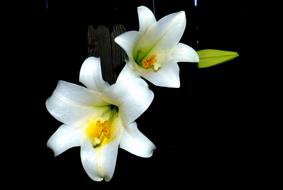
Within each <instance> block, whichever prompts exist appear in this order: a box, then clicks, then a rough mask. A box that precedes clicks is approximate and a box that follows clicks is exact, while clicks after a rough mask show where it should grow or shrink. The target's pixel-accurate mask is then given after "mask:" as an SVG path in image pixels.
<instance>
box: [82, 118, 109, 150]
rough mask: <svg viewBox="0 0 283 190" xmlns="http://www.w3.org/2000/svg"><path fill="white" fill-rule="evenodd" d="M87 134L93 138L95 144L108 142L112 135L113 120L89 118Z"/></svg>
mask: <svg viewBox="0 0 283 190" xmlns="http://www.w3.org/2000/svg"><path fill="white" fill-rule="evenodd" d="M86 136H87V137H88V138H89V139H90V140H91V142H92V144H93V146H99V145H101V144H102V143H107V142H108V141H109V140H110V138H111V137H112V135H111V122H110V121H109V120H105V121H103V122H102V121H101V120H89V121H88V124H87V128H86Z"/></svg>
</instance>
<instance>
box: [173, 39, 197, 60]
mask: <svg viewBox="0 0 283 190" xmlns="http://www.w3.org/2000/svg"><path fill="white" fill-rule="evenodd" d="M171 56H172V58H173V59H174V60H175V61H176V62H199V56H198V54H197V52H196V51H195V50H194V49H193V48H191V47H190V46H188V45H186V44H183V43H179V44H178V45H177V46H176V48H175V49H174V50H173V51H172V53H171Z"/></svg>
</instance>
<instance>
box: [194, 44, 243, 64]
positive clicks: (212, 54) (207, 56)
mask: <svg viewBox="0 0 283 190" xmlns="http://www.w3.org/2000/svg"><path fill="white" fill-rule="evenodd" d="M197 53H198V55H199V63H198V68H206V67H211V66H214V65H218V64H220V63H224V62H226V61H230V60H232V59H234V58H236V57H238V56H239V54H238V53H237V52H235V51H223V50H217V49H203V50H199V51H197Z"/></svg>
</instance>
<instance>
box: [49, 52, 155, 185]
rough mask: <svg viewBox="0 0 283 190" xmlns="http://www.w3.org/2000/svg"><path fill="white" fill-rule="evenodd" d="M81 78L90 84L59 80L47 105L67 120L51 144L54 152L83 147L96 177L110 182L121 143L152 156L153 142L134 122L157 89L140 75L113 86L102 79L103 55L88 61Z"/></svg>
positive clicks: (84, 157)
mask: <svg viewBox="0 0 283 190" xmlns="http://www.w3.org/2000/svg"><path fill="white" fill-rule="evenodd" d="M80 82H82V83H83V84H84V85H85V86H86V87H87V88H85V87H82V86H79V85H76V84H72V83H68V82H65V81H59V82H58V85H57V87H56V89H55V90H54V92H53V94H52V96H51V97H50V98H49V99H47V101H46V107H47V109H48V111H49V112H50V114H51V115H52V116H53V117H55V118H56V119H57V120H58V121H60V122H62V123H64V124H63V125H62V126H60V127H59V128H58V130H57V131H56V132H55V133H54V134H53V135H52V136H51V137H50V139H49V140H48V142H47V146H48V147H50V148H51V149H52V150H53V151H54V154H55V156H57V155H59V154H61V153H63V152H64V151H66V150H67V149H69V148H71V147H76V146H80V147H81V161H82V165H83V167H84V169H85V171H86V173H87V174H88V176H89V177H90V178H91V179H93V180H95V181H102V180H103V179H105V181H109V180H110V179H111V178H112V176H113V173H114V170H115V164H116V158H117V152H118V147H120V148H122V149H125V150H126V151H128V152H130V153H132V154H135V155H137V156H140V157H150V156H152V153H153V150H154V149H155V146H154V144H153V143H152V142H151V141H150V140H149V139H148V138H147V137H145V136H144V135H143V134H142V133H141V132H140V131H139V130H138V128H137V124H136V123H135V122H134V121H135V120H136V119H137V118H138V117H139V116H140V115H141V114H142V113H143V112H144V111H145V110H146V109H147V108H148V107H149V105H150V104H151V102H152V100H153V97H154V95H153V92H152V91H150V90H149V89H148V85H147V84H146V83H145V82H144V81H143V80H142V79H140V78H135V79H132V80H127V81H123V82H117V83H115V84H113V85H111V86H110V85H109V84H108V83H106V82H105V81H104V80H103V79H102V74H101V65H100V59H99V58H95V57H90V58H88V59H86V60H85V61H84V63H83V65H82V67H81V70H80Z"/></svg>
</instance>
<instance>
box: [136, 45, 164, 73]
mask: <svg viewBox="0 0 283 190" xmlns="http://www.w3.org/2000/svg"><path fill="white" fill-rule="evenodd" d="M134 59H135V62H136V63H137V64H138V65H139V66H141V67H143V68H144V69H153V70H154V71H157V70H158V69H159V68H160V66H158V64H157V54H155V53H151V50H149V51H147V52H144V51H142V50H138V51H137V53H136V55H135V56H134Z"/></svg>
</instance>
